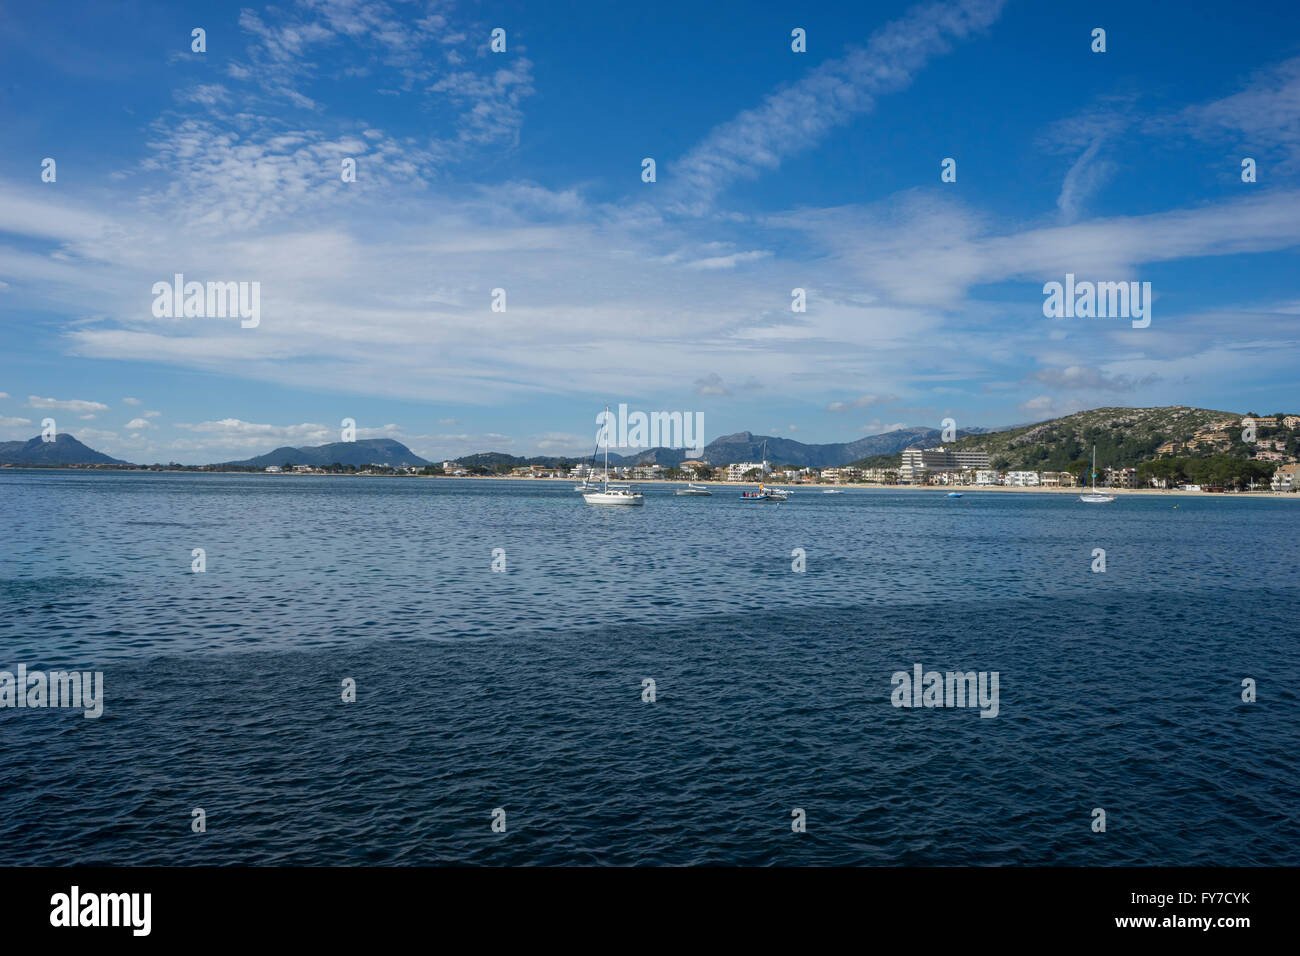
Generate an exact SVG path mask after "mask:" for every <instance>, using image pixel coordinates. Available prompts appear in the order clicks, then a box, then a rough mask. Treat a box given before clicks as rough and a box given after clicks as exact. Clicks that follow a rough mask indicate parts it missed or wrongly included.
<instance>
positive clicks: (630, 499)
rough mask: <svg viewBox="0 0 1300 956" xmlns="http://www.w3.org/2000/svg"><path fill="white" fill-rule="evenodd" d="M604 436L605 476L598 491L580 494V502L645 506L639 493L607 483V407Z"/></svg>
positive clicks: (623, 486)
mask: <svg viewBox="0 0 1300 956" xmlns="http://www.w3.org/2000/svg"><path fill="white" fill-rule="evenodd" d="M602 432H603V434H604V436H605V475H604V478H603V479H602V480H601V483H600V491H584V492H582V500H583V501H585V502H587V504H589V505H640V504H645V498H644V497H643V496H642V495H641V492H639V491H633V490H632V489H631V488H629V487H628V486H627V485H611V484H610V483H609V406H608V405H606V406H605V425H604V427H603V429H602Z"/></svg>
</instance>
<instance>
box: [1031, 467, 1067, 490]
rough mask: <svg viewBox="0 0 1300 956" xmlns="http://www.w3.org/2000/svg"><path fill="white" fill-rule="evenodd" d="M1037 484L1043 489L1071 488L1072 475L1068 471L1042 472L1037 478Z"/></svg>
mask: <svg viewBox="0 0 1300 956" xmlns="http://www.w3.org/2000/svg"><path fill="white" fill-rule="evenodd" d="M1038 483H1039V484H1040V485H1041V486H1042V487H1044V488H1073V487H1074V484H1075V482H1074V475H1072V474H1070V473H1069V472H1068V471H1044V472H1042V473H1041V474H1040V475H1039V476H1038Z"/></svg>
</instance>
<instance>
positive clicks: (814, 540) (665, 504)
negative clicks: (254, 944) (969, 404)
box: [0, 471, 1300, 865]
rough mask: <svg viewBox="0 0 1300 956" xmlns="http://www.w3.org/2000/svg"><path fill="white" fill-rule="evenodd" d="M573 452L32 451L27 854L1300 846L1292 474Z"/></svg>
mask: <svg viewBox="0 0 1300 956" xmlns="http://www.w3.org/2000/svg"><path fill="white" fill-rule="evenodd" d="M570 489H571V485H569V484H566V483H549V482H501V481H454V480H419V479H381V478H374V479H363V478H294V477H287V476H286V477H271V476H250V477H239V476H220V475H213V476H200V475H147V474H86V473H70V472H48V471H4V472H0V502H2V504H3V517H2V518H0V669H9V670H13V669H15V668H16V667H17V665H18V664H19V663H25V664H26V665H27V666H28V667H29V668H32V669H34V668H46V669H56V668H60V669H62V668H69V667H80V668H87V669H94V670H102V671H103V672H104V681H105V696H106V701H105V709H104V715H103V717H101V718H100V719H98V720H88V719H85V718H84V717H82V716H81V713H80V711H71V710H13V709H3V710H0V766H2V767H3V778H2V781H0V864H5V865H12V864H125V863H131V864H220V863H240V864H243V863H272V864H345V863H385V864H387V863H409V864H431V863H471V864H501V863H511V864H563V863H584V864H586V863H601V864H690V863H714V864H746V865H751V864H759V865H763V864H812V863H830V864H871V865H887V864H925V865H935V864H1071V865H1088V864H1135V865H1143V864H1170V865H1175V864H1178V865H1181V864H1289V865H1296V864H1300V824H1298V823H1297V817H1296V811H1297V807H1298V806H1300V785H1298V784H1297V781H1298V780H1300V774H1297V753H1300V719H1298V718H1300V707H1298V706H1297V687H1300V663H1298V661H1297V657H1298V655H1297V631H1298V630H1300V628H1298V627H1297V615H1296V598H1297V596H1298V595H1300V576H1298V575H1297V572H1296V567H1297V559H1300V533H1298V532H1300V502H1293V501H1286V500H1262V501H1261V500H1253V501H1246V500H1241V499H1237V498H1230V497H1223V498H1178V499H1171V498H1169V497H1158V496H1152V497H1125V498H1121V500H1119V501H1117V502H1115V503H1114V504H1112V505H1102V506H1098V505H1085V504H1080V503H1078V502H1077V500H1076V499H1075V498H1074V496H1071V495H1060V496H1058V495H1048V494H1009V493H984V494H974V493H972V494H968V495H966V497H964V498H962V499H947V498H945V497H944V496H943V494H942V493H939V492H934V493H932V492H926V491H899V492H890V491H888V490H881V491H861V492H855V491H850V492H849V493H847V494H844V495H835V496H823V495H821V494H820V493H818V492H816V491H810V492H799V493H796V495H795V496H794V497H793V498H792V499H791V501H789V502H788V503H786V504H782V505H756V504H749V503H744V502H740V501H738V500H736V499H735V498H734V497H733V495H734V494H735V491H734V490H727V491H721V492H719V493H718V494H716V495H715V496H714V497H713V498H676V497H673V496H672V493H671V489H668V488H665V487H659V486H645V487H644V488H643V490H644V491H645V492H646V505H645V507H644V508H640V509H622V508H604V509H601V508H595V507H592V506H588V505H586V504H584V502H583V501H582V499H581V497H580V496H578V495H576V494H574V493H573V492H572V491H571V490H570ZM1175 504H1177V508H1175V507H1174V505H1175ZM193 548H203V549H205V551H206V561H207V570H206V572H205V573H203V574H194V573H192V572H191V570H190V567H191V560H192V559H191V549H193ZM494 548H502V549H504V550H505V559H506V571H505V572H504V573H494V572H493V571H492V570H491V565H492V551H493V549H494ZM794 548H803V549H804V550H805V552H806V555H807V557H806V561H807V570H806V572H804V573H795V572H794V571H792V570H791V562H792V560H793V559H792V557H791V551H792V549H794ZM1094 548H1104V549H1105V550H1106V562H1107V570H1106V572H1105V573H1102V574H1098V573H1093V572H1092V571H1091V565H1092V562H1093V558H1092V550H1093V549H1094ZM915 663H921V664H923V665H924V666H925V668H926V669H927V670H930V669H933V670H939V671H948V670H962V671H967V670H974V671H997V672H998V673H999V675H1000V700H999V714H998V716H997V717H996V718H992V719H989V718H981V717H980V716H979V711H978V710H977V709H974V708H967V709H958V708H952V709H944V708H922V709H904V708H896V707H894V706H892V705H891V703H890V692H891V689H892V688H891V684H890V678H891V675H892V674H893V673H894V672H895V671H900V670H901V671H909V672H910V671H911V669H912V665H913V664H915ZM349 677H350V678H353V679H355V681H356V682H357V688H358V700H357V702H356V703H353V704H344V703H343V702H342V701H341V699H340V682H341V681H342V680H343V679H344V678H349ZM1246 677H1250V678H1253V679H1254V680H1256V681H1257V683H1258V688H1259V691H1258V693H1259V699H1258V701H1257V702H1255V703H1243V701H1242V700H1241V681H1242V679H1243V678H1246ZM643 678H653V679H654V680H655V681H656V689H657V700H656V701H655V702H654V703H644V702H643V701H642V699H641V694H642V680H643ZM196 807H202V808H203V809H204V810H205V811H206V813H207V822H208V828H207V832H206V833H203V834H196V833H193V832H191V829H190V822H191V811H192V810H193V809H194V808H196ZM497 807H501V808H504V809H505V811H506V822H507V829H506V832H505V833H494V832H493V831H492V830H491V828H490V824H491V814H492V810H493V809H494V808H497ZM794 807H801V808H803V809H804V810H805V811H806V813H807V821H808V824H807V827H808V828H807V832H806V833H801V834H796V833H793V832H791V827H790V821H791V810H792V808H794ZM1096 807H1100V808H1103V809H1105V811H1106V814H1107V829H1106V832H1105V833H1094V832H1092V830H1091V823H1092V810H1093V808H1096Z"/></svg>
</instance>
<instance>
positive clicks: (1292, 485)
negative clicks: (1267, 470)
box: [1272, 465, 1300, 491]
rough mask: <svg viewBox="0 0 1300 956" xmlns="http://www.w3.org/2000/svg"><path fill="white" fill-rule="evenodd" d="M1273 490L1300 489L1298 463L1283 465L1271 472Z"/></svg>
mask: <svg viewBox="0 0 1300 956" xmlns="http://www.w3.org/2000/svg"><path fill="white" fill-rule="evenodd" d="M1272 485H1273V490H1274V491H1295V490H1297V489H1300V465H1283V466H1282V467H1280V468H1279V469H1278V470H1277V471H1275V472H1273V482H1272Z"/></svg>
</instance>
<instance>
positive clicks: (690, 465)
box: [678, 458, 710, 478]
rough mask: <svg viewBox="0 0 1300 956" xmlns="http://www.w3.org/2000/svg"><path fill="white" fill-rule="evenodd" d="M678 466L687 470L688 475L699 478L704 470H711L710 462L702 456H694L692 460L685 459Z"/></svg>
mask: <svg viewBox="0 0 1300 956" xmlns="http://www.w3.org/2000/svg"><path fill="white" fill-rule="evenodd" d="M678 467H680V468H681V470H682V471H684V472H686V474H687V476H688V477H691V478H698V477H699V476H700V474H701V473H702V472H707V471H709V470H710V469H709V463H708V462H707V461H704V460H703V459H701V458H692V459H691V460H690V461H684V462H682V463H681V465H679V466H678Z"/></svg>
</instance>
